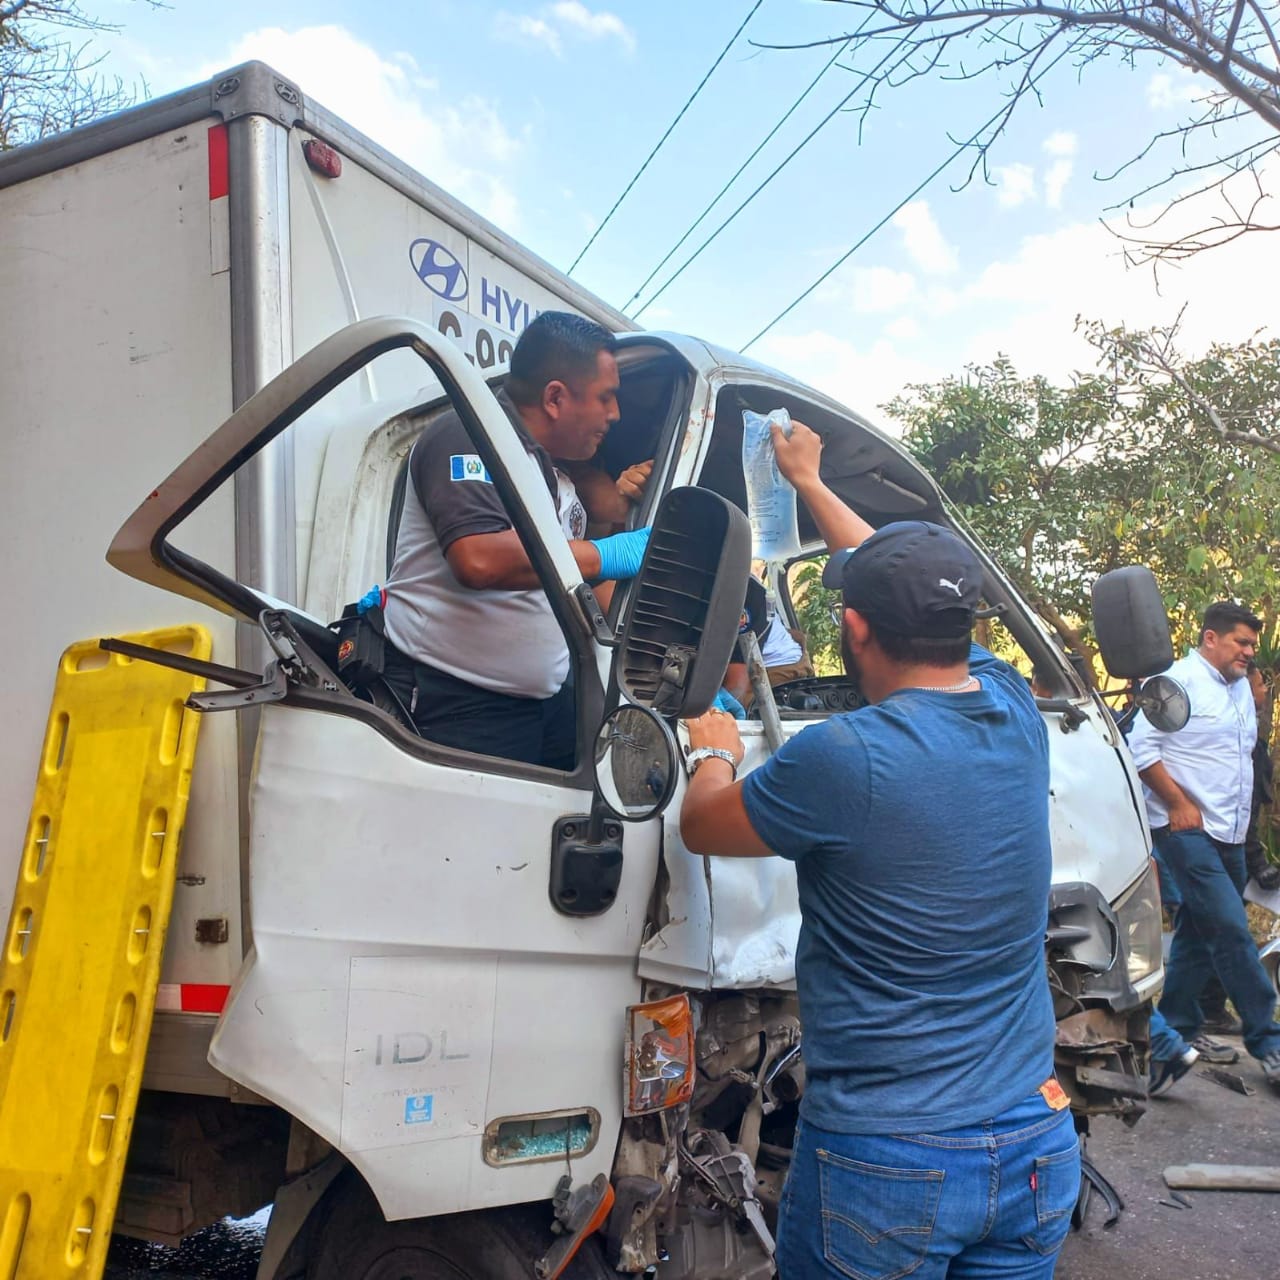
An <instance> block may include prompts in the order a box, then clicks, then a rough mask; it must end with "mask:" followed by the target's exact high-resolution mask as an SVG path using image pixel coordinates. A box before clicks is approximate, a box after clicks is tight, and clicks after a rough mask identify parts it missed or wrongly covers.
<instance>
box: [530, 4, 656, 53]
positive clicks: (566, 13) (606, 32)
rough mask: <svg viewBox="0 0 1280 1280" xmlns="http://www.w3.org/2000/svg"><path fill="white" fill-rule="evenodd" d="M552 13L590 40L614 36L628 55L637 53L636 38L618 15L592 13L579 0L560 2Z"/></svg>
mask: <svg viewBox="0 0 1280 1280" xmlns="http://www.w3.org/2000/svg"><path fill="white" fill-rule="evenodd" d="M551 13H552V14H553V15H554V16H555V18H556V19H557V20H558V21H559V22H561V23H562V24H563V25H564V26H566V27H572V28H573V29H574V30H575V31H577V32H579V33H580V34H581V35H583V36H585V37H586V38H587V39H588V40H604V39H608V38H609V37H610V36H612V37H613V38H614V39H616V40H619V41H621V42H622V44H623V46H624V47H625V48H626V50H627V52H628V53H632V52H634V51H635V47H636V38H635V36H634V35H632V33H631V29H630V28H629V27H628V26H627V24H626V23H625V22H623V21H622V19H621V18H619V17H618V15H617V14H616V13H609V12H607V11H606V10H604V9H601V10H599V11H598V12H592V11H591V10H590V9H588V8H587V6H586V5H585V4H581V3H579V0H559V3H557V4H553V5H552V6H551Z"/></svg>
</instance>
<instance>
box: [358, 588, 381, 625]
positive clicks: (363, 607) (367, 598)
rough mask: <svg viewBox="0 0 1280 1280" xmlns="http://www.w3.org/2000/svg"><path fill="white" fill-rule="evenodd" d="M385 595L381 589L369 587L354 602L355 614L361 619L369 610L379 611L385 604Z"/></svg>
mask: <svg viewBox="0 0 1280 1280" xmlns="http://www.w3.org/2000/svg"><path fill="white" fill-rule="evenodd" d="M386 595H387V593H386V592H385V591H383V589H382V588H381V587H370V588H369V590H368V591H366V592H365V593H364V595H362V596H361V597H360V599H359V600H357V601H356V612H357V613H358V614H359V615H360V616H361V617H362V618H363V617H364V615H365V614H366V613H368V612H369V610H370V609H381V608H382V606H383V605H384V604H386V602H387V600H386Z"/></svg>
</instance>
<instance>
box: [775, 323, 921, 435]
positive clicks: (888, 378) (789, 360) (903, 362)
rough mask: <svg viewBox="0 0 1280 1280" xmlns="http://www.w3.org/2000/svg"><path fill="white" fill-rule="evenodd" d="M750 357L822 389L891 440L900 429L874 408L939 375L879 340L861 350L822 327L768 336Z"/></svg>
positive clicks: (890, 344)
mask: <svg viewBox="0 0 1280 1280" xmlns="http://www.w3.org/2000/svg"><path fill="white" fill-rule="evenodd" d="M751 355H752V358H753V359H757V360H763V361H764V362H765V363H766V364H770V365H773V366H774V367H775V368H778V369H785V370H786V371H787V372H788V373H789V374H792V375H793V376H794V377H797V378H799V379H800V380H801V381H803V382H807V383H808V384H809V385H810V386H813V387H816V388H817V389H818V390H819V391H825V392H826V393H827V395H829V396H832V397H834V398H835V399H836V400H838V401H840V403H841V404H846V405H848V406H849V407H850V408H852V409H856V410H857V411H858V412H859V413H861V414H862V415H863V416H864V417H867V418H870V419H871V421H872V422H874V423H875V424H876V425H877V426H878V427H880V428H881V430H884V431H888V432H889V434H890V435H895V436H896V435H900V434H901V431H900V429H899V428H898V427H897V426H896V425H895V424H893V423H891V422H890V421H888V420H887V419H886V418H885V417H884V416H883V415H882V414H879V413H878V412H877V409H878V407H879V406H880V405H882V404H885V403H886V402H888V401H889V400H892V399H893V397H894V396H896V395H897V394H898V393H899V392H900V391H901V390H902V388H903V387H905V386H906V385H907V384H908V383H911V382H927V381H929V380H931V379H933V378H935V377H937V376H938V372H937V370H936V369H935V368H933V367H932V366H931V365H929V364H928V363H926V362H925V361H923V360H919V359H916V358H914V357H912V356H907V355H904V354H902V352H900V351H899V350H898V349H897V347H895V346H894V344H893V343H892V342H889V341H887V340H885V339H883V338H882V339H879V340H877V341H875V342H873V343H871V344H870V345H869V346H866V347H859V346H857V345H855V344H854V343H852V342H850V341H848V340H847V339H845V338H838V337H836V336H835V334H832V333H826V332H824V331H823V330H821V329H815V330H811V331H810V332H808V333H801V334H769V335H768V336H767V337H764V338H762V339H761V340H760V344H759V346H757V347H753V348H752V349H751Z"/></svg>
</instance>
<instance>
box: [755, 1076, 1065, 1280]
mask: <svg viewBox="0 0 1280 1280" xmlns="http://www.w3.org/2000/svg"><path fill="white" fill-rule="evenodd" d="M1079 1190H1080V1153H1079V1148H1078V1146H1077V1144H1076V1134H1075V1127H1074V1125H1073V1124H1072V1121H1071V1112H1070V1111H1067V1110H1063V1111H1053V1110H1051V1109H1050V1108H1049V1106H1048V1104H1047V1103H1046V1102H1045V1101H1044V1099H1043V1098H1042V1097H1041V1096H1040V1094H1039V1093H1033V1094H1032V1095H1031V1097H1030V1098H1028V1099H1026V1101H1024V1102H1020V1103H1018V1104H1017V1106H1014V1107H1011V1108H1009V1110H1008V1111H1006V1112H1005V1113H1004V1114H1003V1115H1000V1116H997V1117H996V1118H995V1119H993V1120H986V1121H983V1122H982V1123H980V1124H974V1125H968V1126H966V1127H964V1128H962V1129H952V1130H949V1131H948V1132H946V1133H936V1134H931V1133H917V1134H909V1135H908V1134H897V1135H894V1136H892V1137H889V1136H882V1135H868V1134H850V1133H831V1132H829V1131H828V1130H826V1129H818V1128H816V1127H815V1126H813V1125H811V1124H806V1123H803V1122H802V1123H801V1124H800V1126H799V1127H798V1128H797V1130H796V1142H795V1150H794V1152H793V1155H792V1160H791V1172H790V1173H789V1174H788V1175H787V1185H786V1188H785V1190H784V1192H783V1196H782V1206H781V1211H780V1213H779V1219H778V1270H779V1274H780V1276H781V1278H782V1280H818V1277H821V1276H835V1277H853V1280H896V1278H897V1277H902V1276H908V1275H909V1276H911V1277H912V1278H913V1280H944V1277H945V1278H946V1280H997V1278H998V1280H1050V1277H1051V1276H1052V1275H1053V1267H1054V1262H1055V1261H1056V1259H1057V1256H1058V1250H1059V1249H1061V1247H1062V1242H1063V1241H1064V1240H1065V1239H1066V1236H1067V1231H1068V1229H1069V1228H1070V1225H1071V1210H1072V1209H1073V1208H1074V1207H1075V1203H1076V1197H1077V1195H1078V1194H1079Z"/></svg>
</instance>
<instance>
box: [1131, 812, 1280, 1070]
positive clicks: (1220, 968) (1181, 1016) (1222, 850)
mask: <svg viewBox="0 0 1280 1280" xmlns="http://www.w3.org/2000/svg"><path fill="white" fill-rule="evenodd" d="M1151 834H1152V836H1153V837H1154V839H1155V842H1156V844H1157V845H1158V846H1159V849H1160V855H1161V857H1162V858H1163V859H1164V861H1165V863H1166V864H1167V865H1168V867H1169V870H1170V871H1172V872H1173V876H1174V879H1175V880H1176V881H1177V882H1178V888H1179V890H1181V892H1182V906H1181V908H1180V909H1179V911H1178V922H1177V925H1176V927H1175V928H1174V931H1173V945H1172V946H1171V947H1170V949H1169V964H1168V966H1167V967H1166V969H1165V979H1164V995H1163V996H1161V997H1160V1012H1161V1013H1163V1014H1164V1016H1165V1018H1166V1019H1167V1021H1168V1023H1169V1025H1170V1026H1171V1027H1172V1028H1173V1029H1174V1030H1175V1031H1176V1032H1178V1034H1179V1035H1181V1036H1182V1037H1183V1039H1187V1040H1189V1039H1191V1038H1192V1037H1194V1036H1195V1034H1196V1032H1197V1031H1198V1030H1199V1027H1200V1023H1201V1021H1202V1019H1201V1012H1200V1005H1199V997H1200V992H1201V991H1203V990H1204V984H1205V981H1206V980H1207V979H1208V978H1209V976H1210V974H1212V973H1215V972H1216V973H1217V975H1218V978H1219V979H1220V981H1221V982H1222V985H1223V986H1224V987H1225V988H1226V991H1227V995H1229V996H1230V997H1231V1003H1232V1004H1233V1005H1235V1007H1236V1012H1237V1013H1238V1014H1239V1015H1240V1021H1241V1022H1242V1023H1243V1024H1244V1043H1245V1048H1246V1049H1248V1050H1249V1052H1250V1053H1251V1054H1253V1056H1254V1057H1255V1058H1261V1057H1263V1056H1264V1055H1265V1054H1268V1053H1271V1052H1272V1051H1273V1050H1275V1049H1280V1024H1277V1023H1276V1022H1274V1021H1273V1020H1272V1013H1273V1011H1274V1008H1275V1001H1276V993H1275V989H1274V988H1273V987H1272V985H1271V982H1270V980H1269V979H1268V977H1267V975H1266V971H1265V970H1264V969H1263V967H1262V964H1261V962H1260V961H1259V959H1258V947H1257V944H1256V943H1255V942H1254V940H1253V936H1252V934H1250V932H1249V922H1248V920H1247V919H1246V917H1245V913H1244V900H1243V898H1241V896H1240V895H1241V894H1242V893H1243V892H1244V886H1245V869H1244V846H1243V845H1240V844H1223V843H1222V842H1221V841H1219V840H1214V839H1213V838H1212V837H1211V836H1209V835H1206V834H1205V832H1203V831H1170V830H1169V829H1168V828H1167V827H1164V828H1161V829H1160V830H1158V831H1153V832H1152V833H1151Z"/></svg>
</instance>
